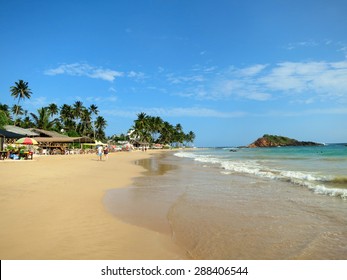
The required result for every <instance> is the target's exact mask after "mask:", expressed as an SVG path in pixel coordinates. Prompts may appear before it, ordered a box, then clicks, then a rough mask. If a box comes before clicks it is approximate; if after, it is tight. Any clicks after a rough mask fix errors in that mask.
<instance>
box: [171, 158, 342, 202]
mask: <svg viewBox="0 0 347 280" xmlns="http://www.w3.org/2000/svg"><path fill="white" fill-rule="evenodd" d="M174 155H175V156H177V157H181V158H190V159H193V160H195V161H198V162H201V163H206V164H213V165H217V166H218V167H219V168H221V169H222V171H221V173H222V174H225V175H228V174H234V173H242V174H249V175H253V176H257V177H262V178H268V179H271V180H281V181H285V182H290V183H292V184H294V185H299V186H303V187H306V188H308V189H309V190H311V191H313V192H314V193H316V194H321V195H328V196H334V197H340V198H342V199H347V177H334V176H324V175H320V174H318V173H313V172H310V173H309V172H303V171H293V170H281V169H277V168H272V167H269V166H266V165H265V164H263V162H262V161H261V160H234V159H233V160H230V159H225V158H218V157H214V156H212V155H199V154H195V153H191V152H179V153H175V154H174Z"/></svg>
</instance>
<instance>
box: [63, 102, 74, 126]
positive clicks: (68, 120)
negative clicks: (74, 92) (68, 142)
mask: <svg viewBox="0 0 347 280" xmlns="http://www.w3.org/2000/svg"><path fill="white" fill-rule="evenodd" d="M60 120H61V122H62V124H63V126H64V129H65V130H66V131H75V127H76V122H75V121H74V113H73V108H72V106H70V105H67V104H64V105H62V106H61V107H60Z"/></svg>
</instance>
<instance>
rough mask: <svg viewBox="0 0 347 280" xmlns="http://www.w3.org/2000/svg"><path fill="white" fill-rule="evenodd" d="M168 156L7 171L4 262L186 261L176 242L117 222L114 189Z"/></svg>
mask: <svg viewBox="0 0 347 280" xmlns="http://www.w3.org/2000/svg"><path fill="white" fill-rule="evenodd" d="M161 152H165V151H152V150H150V151H148V152H147V153H145V152H130V153H128V152H119V153H111V154H109V158H108V160H106V161H102V162H100V161H98V160H97V156H96V155H95V154H90V155H66V156H41V157H36V158H35V159H34V160H33V161H30V162H26V164H20V163H19V162H18V163H12V162H4V163H2V164H1V169H0V178H1V181H2V182H1V186H0V201H1V203H0V213H1V214H0V224H1V225H2V226H1V230H0V258H1V259H13V260H18V259H27V260H28V259H41V260H45V259H47V260H57V259H66V260H69V259H79V260H95V259H123V260H142V259H158V260H160V259H186V258H187V257H186V256H185V253H184V252H182V249H180V248H178V247H177V246H176V245H175V244H174V243H173V242H172V240H171V236H168V235H165V234H162V233H159V232H155V231H151V230H148V229H145V228H141V227H138V226H134V225H130V224H127V223H124V222H122V221H120V220H118V219H117V218H116V217H114V216H113V215H112V214H111V213H109V212H108V211H107V210H106V208H105V206H104V205H103V202H102V200H103V197H104V195H105V193H106V192H107V191H108V190H110V189H115V188H125V187H127V186H129V185H130V184H131V183H132V181H133V179H134V178H137V177H142V176H146V175H145V172H144V171H145V169H144V168H143V167H141V166H139V165H136V164H135V162H136V161H137V160H140V159H145V158H150V157H151V156H153V154H157V153H161Z"/></svg>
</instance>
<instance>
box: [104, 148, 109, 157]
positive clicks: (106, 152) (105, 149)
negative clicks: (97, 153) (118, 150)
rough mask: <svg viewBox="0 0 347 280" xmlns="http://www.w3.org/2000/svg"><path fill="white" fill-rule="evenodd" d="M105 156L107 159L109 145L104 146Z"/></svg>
mask: <svg viewBox="0 0 347 280" xmlns="http://www.w3.org/2000/svg"><path fill="white" fill-rule="evenodd" d="M104 156H105V160H107V159H108V146H105V148H104Z"/></svg>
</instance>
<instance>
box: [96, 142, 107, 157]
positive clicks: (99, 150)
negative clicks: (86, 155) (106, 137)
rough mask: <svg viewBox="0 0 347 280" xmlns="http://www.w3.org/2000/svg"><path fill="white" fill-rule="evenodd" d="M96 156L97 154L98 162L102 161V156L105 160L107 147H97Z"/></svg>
mask: <svg viewBox="0 0 347 280" xmlns="http://www.w3.org/2000/svg"><path fill="white" fill-rule="evenodd" d="M97 154H98V157H99V160H100V161H101V160H102V155H104V157H105V160H107V159H108V146H105V147H103V146H101V145H100V146H98V148H97Z"/></svg>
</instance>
